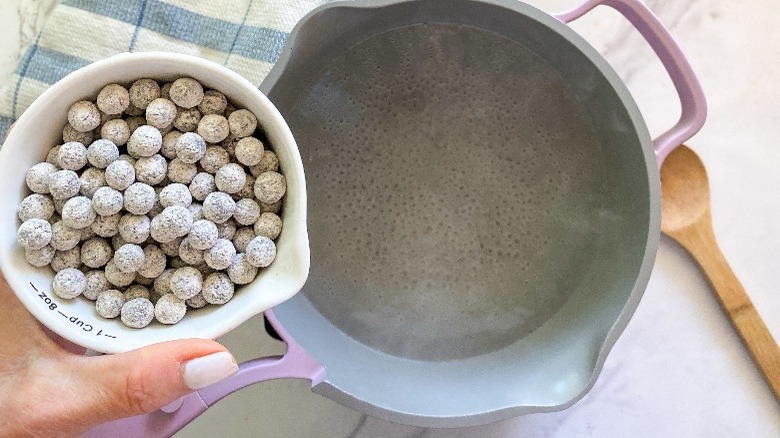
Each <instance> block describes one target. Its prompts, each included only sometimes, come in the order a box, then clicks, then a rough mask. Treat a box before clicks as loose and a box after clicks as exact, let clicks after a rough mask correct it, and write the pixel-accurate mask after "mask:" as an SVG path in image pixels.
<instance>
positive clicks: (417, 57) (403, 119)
mask: <svg viewBox="0 0 780 438" xmlns="http://www.w3.org/2000/svg"><path fill="white" fill-rule="evenodd" d="M300 92H301V95H300V97H299V98H298V100H297V104H296V106H295V108H294V109H293V110H292V111H291V112H290V113H288V114H285V116H286V117H287V120H288V122H289V124H290V126H291V127H292V130H293V133H294V134H295V135H296V138H297V141H298V144H299V146H300V149H301V153H302V156H303V159H304V167H305V169H306V175H307V185H308V191H309V226H310V235H311V250H312V269H311V273H310V275H309V280H308V282H307V284H306V286H305V288H304V293H305V294H306V296H307V298H308V299H309V300H310V301H311V303H312V304H313V305H314V306H315V307H316V308H317V309H318V310H319V311H320V312H321V313H322V314H323V315H324V316H325V317H326V318H328V319H329V320H330V321H331V322H332V323H333V324H335V325H337V326H338V327H339V328H340V329H341V330H343V331H344V332H346V333H347V334H348V335H349V336H351V337H353V338H354V339H356V340H358V341H360V342H362V343H364V344H367V345H369V346H370V347H372V348H375V349H378V350H382V351H384V352H386V353H389V354H393V355H398V356H404V357H408V358H412V359H422V360H445V359H453V358H462V357H468V356H473V355H478V354H482V353H485V352H489V351H493V350H496V349H499V348H502V347H504V346H506V345H507V344H509V343H512V342H514V341H516V340H517V339H518V338H520V337H522V336H524V335H526V334H528V333H529V332H531V331H533V330H534V329H536V328H537V327H539V326H540V325H541V324H543V323H544V322H545V321H546V320H547V319H549V318H550V316H551V315H553V314H554V313H555V312H556V311H557V310H558V309H559V308H560V307H561V306H562V305H563V303H564V302H565V301H566V299H567V297H568V296H569V295H570V294H571V292H572V291H573V289H574V288H575V287H576V286H577V285H578V283H579V282H580V281H581V279H582V277H583V274H584V273H585V272H586V271H587V270H588V266H589V261H590V260H591V259H592V257H593V254H594V252H595V247H596V245H597V243H598V239H597V237H598V233H599V230H598V227H599V224H598V212H599V210H601V209H602V208H604V205H603V204H604V199H605V195H604V193H605V189H606V187H605V183H604V176H603V174H604V169H602V168H601V167H600V164H599V161H600V156H601V151H600V145H599V143H598V142H597V141H596V139H595V134H594V133H593V132H592V128H591V124H590V123H589V120H588V117H587V114H586V109H585V108H583V107H582V106H580V105H579V104H578V103H577V102H576V100H575V98H574V96H573V94H572V92H571V91H570V90H569V89H568V88H567V84H566V83H565V82H564V80H563V79H562V78H561V76H560V75H559V74H558V73H557V72H556V71H555V70H553V69H552V68H551V67H550V66H549V65H548V64H546V63H545V62H544V61H543V60H542V59H541V58H539V57H538V56H536V55H535V54H534V53H533V52H531V51H530V50H528V49H527V48H525V47H524V46H522V45H519V44H517V43H515V42H513V41H510V40H508V39H505V38H503V37H500V36H498V35H495V34H493V33H489V32H486V31H483V30H479V29H475V28H469V27H462V26H455V25H446V24H428V25H417V26H410V27H405V28H400V29H397V30H393V31H390V32H387V33H384V34H381V35H378V36H376V37H372V38H370V39H368V40H366V41H364V42H362V43H360V44H358V45H356V46H354V47H352V48H350V49H349V50H347V51H346V52H344V53H342V54H341V55H340V56H338V57H337V58H334V59H332V60H330V61H329V62H327V63H326V64H325V65H324V66H323V68H322V69H321V70H320V73H319V74H318V75H317V78H316V80H314V81H312V82H311V84H310V87H308V88H305V89H301V90H300Z"/></svg>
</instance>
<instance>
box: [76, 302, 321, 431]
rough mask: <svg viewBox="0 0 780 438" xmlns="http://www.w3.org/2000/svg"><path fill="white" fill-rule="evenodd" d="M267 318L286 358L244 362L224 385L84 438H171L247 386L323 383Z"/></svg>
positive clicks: (311, 362)
mask: <svg viewBox="0 0 780 438" xmlns="http://www.w3.org/2000/svg"><path fill="white" fill-rule="evenodd" d="M265 316H266V318H268V321H269V322H270V323H271V325H272V326H273V327H274V329H275V330H276V332H277V333H278V334H279V336H280V337H281V338H282V340H283V341H284V342H286V343H287V352H286V353H285V354H284V356H281V357H280V356H275V357H265V358H261V359H254V360H250V361H248V362H244V363H242V364H241V365H240V366H239V370H238V373H236V374H235V375H234V376H232V377H230V378H228V379H226V380H223V381H222V382H219V383H217V384H214V385H211V386H209V387H206V388H203V389H201V390H198V391H196V392H193V393H190V394H188V395H186V396H184V397H182V398H180V399H178V400H176V401H174V402H173V403H171V404H169V405H167V406H165V407H163V408H162V409H160V410H158V411H155V412H152V413H149V414H145V415H137V416H134V417H129V418H123V419H121V420H116V421H112V422H109V423H104V424H101V425H99V426H96V427H93V428H92V429H90V430H88V431H87V432H85V433H84V434H83V435H81V438H105V437H112V438H137V437H145V438H148V437H170V436H172V435H173V434H175V433H176V432H178V431H179V430H181V429H182V428H184V426H186V425H188V424H189V423H190V422H191V421H192V420H194V419H195V418H197V417H198V416H199V415H200V414H202V413H203V412H205V411H206V409H208V408H209V407H210V406H212V405H214V403H216V402H218V401H219V400H221V399H223V398H224V397H226V396H228V395H230V394H232V393H233V392H234V391H237V390H239V389H241V388H243V387H245V386H249V385H252V384H254V383H258V382H263V381H267V380H274V379H307V380H311V382H312V386H315V385H316V384H318V383H320V382H321V381H322V380H323V379H324V378H325V368H324V367H323V366H322V365H321V364H320V363H319V362H318V361H317V360H316V359H314V358H313V357H311V356H310V355H309V354H308V353H306V351H305V350H304V349H303V347H301V346H300V345H299V344H298V343H296V342H295V340H294V339H293V338H292V337H291V336H290V335H289V334H288V333H287V332H286V331H285V330H284V328H283V327H282V325H281V324H280V323H279V320H278V319H276V316H275V315H274V314H273V312H272V311H270V310H269V311H266V312H265Z"/></svg>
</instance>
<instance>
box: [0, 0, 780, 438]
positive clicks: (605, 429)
mask: <svg viewBox="0 0 780 438" xmlns="http://www.w3.org/2000/svg"><path fill="white" fill-rule="evenodd" d="M577 1H578V0H533V1H529V3H531V4H534V5H536V6H538V7H540V8H541V9H543V10H546V11H549V12H556V11H559V10H562V9H566V8H568V7H571V6H573V5H575V4H577ZM54 3H55V0H3V1H2V3H0V29H1V30H0V32H2V39H0V85H2V83H3V81H4V80H5V74H6V73H8V72H9V71H11V70H12V69H13V68H14V67H15V64H16V60H18V59H19V56H20V46H24V45H25V44H27V43H29V42H30V41H31V39H32V38H34V34H35V30H36V28H39V26H40V25H41V24H42V23H43V20H44V18H45V16H46V14H47V11H49V10H50V9H51V7H52V5H53V4H54ZM647 3H648V4H649V5H650V7H651V9H653V10H654V11H655V12H656V13H657V14H658V15H659V16H660V17H661V19H662V21H663V22H664V23H665V24H666V25H667V26H668V27H670V29H671V30H672V33H673V34H674V35H675V36H676V37H677V39H678V41H679V43H680V45H681V46H682V47H683V50H684V51H685V52H686V54H687V55H688V57H689V59H690V60H691V62H692V64H693V66H694V68H695V70H696V71H697V73H698V76H699V78H700V79H701V81H702V83H703V85H704V89H705V93H706V95H707V98H708V102H709V118H708V120H707V123H706V125H705V127H704V129H703V130H702V131H701V132H700V133H699V134H697V135H696V136H695V137H694V138H693V139H691V140H690V141H689V142H688V145H689V146H690V147H691V148H692V149H694V150H696V151H697V152H698V153H699V154H700V155H701V157H702V159H703V160H704V163H705V165H706V166H707V170H708V172H709V175H710V183H711V186H712V204H713V205H712V211H713V221H714V226H715V233H716V235H717V237H718V239H719V242H720V245H721V247H722V249H723V252H724V253H725V254H726V257H727V258H728V260H729V261H730V262H731V265H732V267H733V269H734V271H735V272H736V274H737V276H738V277H739V278H740V280H741V281H742V283H743V284H744V286H745V289H746V290H747V292H748V294H749V295H750V298H751V299H752V300H753V303H754V305H755V307H756V308H757V309H758V312H759V313H760V314H761V316H762V317H763V318H764V321H765V322H766V324H767V326H768V327H769V329H770V331H771V332H772V333H773V335H774V337H775V338H776V339H780V286H779V284H780V277H778V273H779V272H780V147H778V145H777V144H776V143H777V139H778V138H780V111H778V108H779V107H778V102H780V85H779V84H778V80H779V79H780V32H778V31H777V21H778V20H780V2H777V0H745V1H733V0H697V1H693V0H688V1H675V2H672V1H668V0H667V1H662V0H647ZM574 27H575V29H577V30H578V31H580V32H581V33H582V34H583V35H585V36H586V37H587V38H588V39H589V40H590V41H591V42H592V43H593V44H594V46H596V47H597V48H598V49H599V50H600V51H601V52H602V53H603V54H604V55H605V57H606V58H607V59H608V60H609V61H610V62H611V63H612V64H613V66H614V67H615V69H616V70H617V72H618V73H619V74H620V75H621V77H623V79H624V80H625V81H626V82H627V84H628V86H629V88H630V90H631V91H632V93H634V97H635V99H636V100H637V102H638V104H639V106H640V108H641V109H642V111H643V114H644V116H645V118H646V120H647V122H648V126H649V127H650V130H651V132H652V133H654V134H656V135H657V134H658V133H660V132H662V131H663V130H664V129H665V128H667V127H669V126H671V125H672V124H673V123H674V122H675V120H676V117H677V114H678V113H677V111H678V107H679V104H678V103H677V101H676V97H675V94H674V91H673V88H672V85H671V82H670V81H669V80H668V78H667V77H666V75H665V73H664V71H663V69H662V68H661V66H660V63H659V62H658V61H657V60H656V58H655V57H654V56H653V55H652V52H651V51H650V49H649V48H648V47H647V46H646V44H645V43H644V41H643V40H642V39H641V37H640V36H639V35H638V33H637V32H636V31H634V30H632V29H631V28H630V27H629V26H628V25H627V24H626V22H625V21H624V20H622V19H621V18H620V17H619V16H618V14H617V13H614V12H612V11H610V10H603V8H602V9H600V10H598V11H597V12H596V13H594V14H593V16H591V17H587V18H586V19H583V20H582V21H581V22H578V23H576V24H575V26H574ZM222 341H223V342H224V343H225V344H226V345H227V346H228V347H229V348H231V350H232V351H233V352H234V353H235V354H236V356H237V357H238V358H239V359H241V360H245V359H249V358H251V357H254V356H256V355H258V354H260V353H262V354H267V353H271V352H273V353H278V352H280V351H281V348H280V346H279V345H278V343H274V342H272V341H270V340H269V339H268V337H267V336H266V335H265V334H264V332H263V330H262V321H261V320H260V319H259V318H255V319H253V320H251V321H250V322H248V323H246V324H244V325H243V326H241V327H240V328H238V329H237V330H235V331H234V332H232V333H231V334H229V335H228V336H226V337H225V338H223V339H222ZM219 434H221V435H227V436H236V437H239V436H246V437H260V436H263V437H268V436H294V437H427V438H439V437H441V438H444V437H463V438H466V437H475V436H479V437H493V438H499V437H501V438H508V437H525V436H528V437H531V436H551V437H570V436H597V437H624V436H633V437H699V436H701V437H751V438H755V437H777V436H780V404H778V403H777V402H776V401H775V399H774V398H773V396H772V393H771V392H770V390H769V388H768V386H767V385H766V384H765V383H764V381H763V379H762V377H761V375H760V374H759V372H758V370H757V368H756V367H755V366H754V365H753V363H752V361H751V359H750V357H749V356H748V354H747V351H746V350H745V348H744V347H743V346H742V344H741V343H740V340H739V338H738V337H737V335H736V334H735V332H734V330H733V329H732V328H731V326H730V324H729V322H728V320H727V319H726V317H725V316H724V314H723V312H722V311H721V309H720V308H719V306H718V303H717V301H716V299H715V297H714V295H713V294H712V292H711V290H710V288H709V286H708V285H707V283H706V281H705V280H704V278H703V277H702V275H701V273H700V271H699V270H698V268H697V266H696V265H695V264H694V263H693V261H692V260H691V258H690V257H689V256H688V255H687V254H686V253H685V252H684V251H683V250H682V249H681V248H680V247H679V246H677V245H676V244H675V243H674V242H673V241H672V240H671V239H669V238H666V237H662V239H661V245H660V249H659V252H658V257H657V259H656V263H655V268H654V271H653V274H652V277H651V279H650V284H649V286H648V288H647V291H646V293H645V295H644V298H643V299H642V302H641V304H640V305H639V308H638V310H637V312H636V314H635V316H634V317H633V319H632V320H631V322H630V323H629V325H628V328H627V329H626V331H625V332H624V334H623V335H622V337H621V338H620V339H619V341H618V342H617V344H616V345H615V348H614V350H613V351H612V353H611V354H610V356H609V357H608V358H607V361H606V364H605V367H604V370H603V372H602V373H601V376H600V377H599V379H598V381H597V382H596V385H595V386H594V388H593V389H592V390H591V391H590V392H589V393H588V394H587V395H586V396H585V397H584V398H583V399H582V400H581V401H579V402H578V403H577V404H575V405H574V406H572V407H571V408H569V409H567V410H564V411H561V412H556V413H550V414H537V415H529V416H525V417H519V418H514V419H511V420H507V421H504V422H501V423H497V424H492V425H487V426H481V427H475V428H470V429H457V430H425V429H419V428H412V427H405V426H399V425H393V424H389V423H386V422H383V421H379V420H376V419H372V418H367V417H365V416H363V415H361V414H359V413H356V412H354V411H351V410H349V409H347V408H344V407H341V406H340V405H337V404H336V403H334V402H331V401H330V400H327V399H324V398H322V397H320V396H318V395H314V394H312V393H311V392H310V391H309V390H308V388H307V385H306V383H305V382H295V381H277V382H270V383H264V384H260V385H255V386H254V387H251V388H247V389H245V390H243V391H242V392H241V393H240V394H236V395H234V396H231V397H229V398H227V399H225V400H223V401H221V402H220V403H219V404H217V405H216V406H215V407H214V408H212V409H210V410H209V411H208V412H207V413H206V414H204V415H203V416H202V417H201V418H199V419H198V420H197V421H196V422H195V423H193V424H192V425H190V426H188V427H187V428H186V429H185V430H184V431H182V432H181V433H180V434H179V435H178V436H182V437H195V436H218V435H219Z"/></svg>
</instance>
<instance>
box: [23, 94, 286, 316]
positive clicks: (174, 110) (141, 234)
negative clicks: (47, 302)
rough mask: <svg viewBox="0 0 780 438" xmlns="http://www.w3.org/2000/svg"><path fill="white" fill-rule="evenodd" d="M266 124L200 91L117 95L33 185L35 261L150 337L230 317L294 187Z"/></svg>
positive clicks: (27, 205)
mask: <svg viewBox="0 0 780 438" xmlns="http://www.w3.org/2000/svg"><path fill="white" fill-rule="evenodd" d="M260 130H261V127H259V126H258V121H257V118H256V117H255V115H254V114H253V113H252V112H250V111H248V110H246V109H236V107H234V106H233V105H232V104H231V103H230V102H228V101H227V99H226V97H225V95H224V94H222V93H221V92H219V91H217V90H204V89H203V86H202V85H201V84H200V83H199V82H198V81H196V80H194V79H192V78H180V79H177V80H175V81H173V82H170V83H164V84H162V85H161V84H160V83H158V82H157V81H155V80H153V79H139V80H137V81H135V82H133V83H132V85H131V86H130V87H129V89H128V88H125V87H124V86H122V85H120V84H110V85H107V86H105V87H104V88H103V89H102V90H101V91H100V93H99V94H98V96H97V100H96V102H91V101H87V100H83V101H79V102H76V103H74V104H73V105H72V106H71V107H70V110H69V111H68V124H67V125H65V128H64V129H63V132H62V140H63V143H62V144H61V145H57V146H54V147H53V148H52V149H51V150H50V152H49V153H48V156H47V158H46V162H43V163H39V164H36V165H35V166H33V167H32V168H31V169H30V170H29V171H28V172H27V175H26V182H27V186H28V187H29V189H30V190H32V192H33V194H31V195H29V196H27V197H26V198H25V199H24V200H23V201H22V203H21V205H20V206H19V211H18V215H19V219H20V220H21V222H22V223H21V226H20V227H19V230H18V234H17V237H18V242H19V244H20V245H21V246H22V247H24V250H25V257H26V258H27V261H28V262H29V263H30V264H32V265H34V266H37V267H44V266H51V267H52V268H53V269H54V271H56V273H57V274H56V275H55V277H54V281H53V284H52V292H53V293H54V294H56V295H57V296H59V297H61V298H64V299H74V298H76V297H79V296H83V297H84V298H86V299H88V300H93V301H95V308H96V311H97V313H98V314H100V316H102V317H104V318H116V317H121V320H122V322H123V323H124V324H125V325H127V326H128V327H133V328H142V327H146V326H147V325H149V324H150V323H151V322H152V320H153V319H156V320H157V321H159V322H160V323H163V324H175V323H177V322H179V321H180V320H181V319H182V318H183V317H184V315H185V313H186V312H187V308H201V307H204V306H207V305H209V304H224V303H226V302H228V301H229V300H230V299H231V298H232V297H233V294H234V292H235V288H236V285H243V284H247V283H250V282H252V281H253V280H254V279H255V277H256V276H257V274H258V270H259V269H262V268H265V267H267V266H269V265H270V264H271V262H273V260H274V258H275V257H276V245H275V243H274V239H276V238H277V236H278V235H279V233H280V232H281V230H282V220H281V218H280V217H279V216H278V215H277V213H278V212H279V210H280V208H281V204H282V197H283V196H284V194H285V191H286V181H285V178H284V176H282V175H281V174H280V173H279V161H278V160H277V157H276V154H274V152H273V151H271V150H269V149H268V145H265V144H264V143H263V142H262V141H261V140H260V139H258V138H257V137H256V136H254V134H255V132H256V131H258V132H259V131H260Z"/></svg>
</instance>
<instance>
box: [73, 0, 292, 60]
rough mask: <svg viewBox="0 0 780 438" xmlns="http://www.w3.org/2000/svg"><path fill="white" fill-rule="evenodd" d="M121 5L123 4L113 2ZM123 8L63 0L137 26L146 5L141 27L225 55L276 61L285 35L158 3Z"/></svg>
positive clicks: (136, 1)
mask: <svg viewBox="0 0 780 438" xmlns="http://www.w3.org/2000/svg"><path fill="white" fill-rule="evenodd" d="M116 3H122V2H116ZM126 3H127V4H126V5H116V4H111V7H108V6H107V5H106V4H104V3H103V2H101V1H97V0H63V4H66V5H68V6H72V7H75V8H79V9H83V10H86V11H90V12H94V13H96V14H100V15H106V16H109V17H112V18H115V19H117V20H122V21H124V22H126V23H129V24H132V25H136V24H137V22H138V18H139V16H141V15H142V11H143V10H144V9H143V6H144V4H145V3H148V5H147V8H146V10H145V12H144V13H143V18H142V20H141V25H140V27H141V28H142V29H149V30H152V31H154V32H158V33H160V34H163V35H166V36H169V37H172V38H176V39H180V40H182V41H187V42H189V43H192V44H196V45H198V46H201V47H207V48H210V49H213V50H217V51H220V52H224V53H230V52H231V47H232V49H233V50H232V53H235V54H239V55H242V56H245V57H247V58H252V59H258V60H262V61H267V62H276V60H277V59H278V58H279V54H280V53H281V51H282V46H284V42H285V40H287V37H288V36H289V34H288V33H287V32H282V31H278V30H275V29H269V28H266V27H257V26H242V25H241V24H239V23H233V22H230V21H225V20H220V19H218V18H212V17H207V16H205V15H201V14H198V13H195V12H192V11H189V10H187V9H183V8H180V7H178V6H174V5H171V4H168V3H164V2H161V1H160V0H148V1H145V0H130V1H128V2H126Z"/></svg>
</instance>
